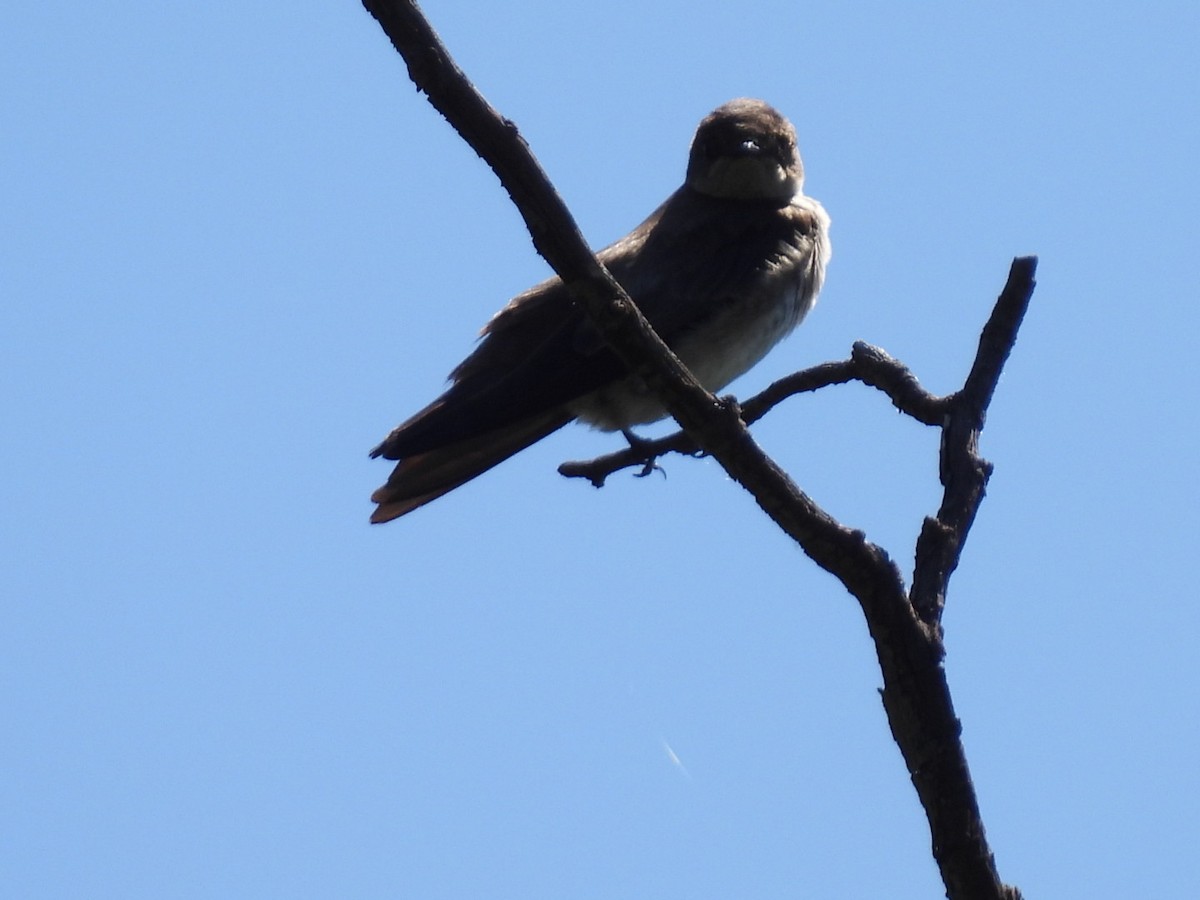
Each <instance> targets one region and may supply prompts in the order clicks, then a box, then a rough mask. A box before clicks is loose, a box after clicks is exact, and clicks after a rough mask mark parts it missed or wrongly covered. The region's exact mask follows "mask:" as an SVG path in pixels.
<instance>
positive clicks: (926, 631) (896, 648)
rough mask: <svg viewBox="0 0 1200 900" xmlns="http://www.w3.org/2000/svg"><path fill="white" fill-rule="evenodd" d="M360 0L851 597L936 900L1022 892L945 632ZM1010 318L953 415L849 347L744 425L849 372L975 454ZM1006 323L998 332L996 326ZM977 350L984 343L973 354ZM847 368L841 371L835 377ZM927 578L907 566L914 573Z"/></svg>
mask: <svg viewBox="0 0 1200 900" xmlns="http://www.w3.org/2000/svg"><path fill="white" fill-rule="evenodd" d="M363 5H364V6H365V7H366V8H367V9H368V11H370V12H371V14H372V15H374V16H375V18H376V19H377V20H378V21H379V23H380V25H381V26H382V27H383V29H384V31H385V32H386V33H387V35H388V37H389V38H391V40H392V43H393V44H394V45H395V47H396V49H397V50H399V51H400V53H401V55H402V56H404V58H405V60H406V61H407V63H408V67H409V74H410V76H411V77H412V79H413V81H414V83H416V85H417V86H418V88H419V89H420V90H422V91H424V92H425V93H426V94H427V95H428V96H429V99H430V102H431V103H433V105H434V106H435V107H436V108H437V109H438V110H439V111H440V112H441V113H442V114H443V115H444V116H445V117H446V118H447V120H448V121H449V122H450V123H451V124H452V125H453V126H454V128H455V129H456V130H457V131H458V132H459V133H460V134H461V135H462V136H463V138H464V139H465V140H466V141H467V142H468V143H469V144H471V146H472V147H473V148H474V149H475V150H476V152H478V153H479V154H480V156H482V157H483V158H484V159H485V160H486V161H487V162H488V164H489V165H490V166H491V167H492V168H493V169H494V170H495V172H496V174H497V175H498V176H499V178H500V180H501V182H502V183H503V184H504V187H505V189H506V190H507V191H508V192H509V195H510V196H511V197H512V199H513V202H514V203H515V204H516V205H517V207H518V209H520V211H521V214H522V215H523V216H524V218H525V221H526V223H527V225H528V227H529V231H530V234H531V236H532V237H533V241H534V245H535V246H536V247H537V249H538V252H539V253H541V254H542V255H543V256H544V257H545V258H546V259H547V260H548V261H549V262H550V264H551V266H553V267H554V269H555V271H556V272H557V273H558V274H559V275H560V276H561V277H562V279H563V281H564V283H565V284H566V285H567V287H568V289H569V290H570V292H571V295H572V297H573V299H574V300H575V301H576V302H578V303H580V304H581V306H582V307H583V308H584V309H585V310H586V311H587V314H588V315H589V317H590V318H591V319H592V321H593V322H594V324H595V325H596V326H597V328H598V329H599V331H600V333H601V334H602V335H603V336H604V338H605V340H606V341H607V342H608V343H609V345H610V346H611V347H612V348H613V350H614V352H616V353H617V355H618V356H619V357H620V358H621V360H622V361H623V362H624V363H625V364H626V366H627V367H628V368H629V369H630V371H631V372H633V373H634V374H636V375H637V376H638V377H640V378H641V379H642V380H643V381H644V382H645V383H646V384H647V386H648V387H649V388H650V389H651V390H652V391H654V393H655V394H656V395H657V396H658V398H659V399H660V400H661V401H662V402H663V403H664V405H665V406H666V408H667V409H668V410H669V411H670V413H671V415H672V416H673V417H674V418H675V419H676V421H678V422H679V423H680V425H681V426H682V427H683V428H684V430H685V431H686V433H687V435H688V436H689V438H690V439H691V440H692V441H693V442H694V444H695V446H697V447H699V448H701V449H702V450H704V451H705V452H706V453H709V454H711V455H712V456H713V457H714V458H715V459H717V461H718V462H720V464H721V465H722V466H723V467H724V468H725V470H726V471H727V472H728V473H729V474H730V476H731V477H733V478H734V479H735V480H736V481H738V482H739V483H740V484H741V485H743V486H744V487H745V488H746V489H747V490H748V491H750V493H751V494H752V495H753V496H754V498H755V500H756V502H757V503H758V504H759V506H760V507H761V508H762V509H763V510H764V512H766V513H767V515H769V516H770V517H771V518H772V519H773V520H774V521H775V522H776V523H777V524H778V525H779V526H780V527H781V528H782V529H783V530H784V531H785V532H786V533H787V534H789V535H791V536H792V537H793V538H794V539H795V540H796V541H797V543H799V544H800V546H801V547H802V548H803V549H804V552H805V553H806V554H808V556H809V557H810V558H812V559H813V560H814V561H815V562H816V563H817V564H818V565H820V566H821V567H822V568H824V569H826V570H827V571H829V572H831V573H833V574H834V575H836V576H837V577H838V578H839V579H840V580H841V581H842V583H843V584H844V585H845V586H846V587H847V589H848V590H849V591H850V592H851V593H852V594H853V595H854V596H855V597H856V598H857V599H858V601H859V603H860V605H861V607H862V609H863V613H864V615H865V616H866V619H867V624H868V628H869V629H870V632H871V635H872V637H873V639H874V641H875V646H876V652H877V655H878V659H879V664H880V668H881V670H882V673H883V680H884V688H883V702H884V708H885V709H886V711H887V716H888V722H889V725H890V727H891V729H892V734H893V736H894V737H895V739H896V742H897V744H898V745H899V746H900V749H901V752H902V754H903V755H904V759H905V762H906V764H907V766H908V770H909V773H910V774H911V776H912V779H913V784H914V786H915V787H916V789H917V793H918V796H919V797H920V800H921V803H922V805H923V806H924V808H925V811H926V816H927V818H928V820H929V824H930V831H931V835H932V838H933V852H934V856H935V858H936V860H937V862H938V865H939V868H940V869H941V873H942V879H943V881H944V883H945V885H946V889H947V895H948V896H949V897H950V898H952V900H961V898H971V900H975V898H996V900H1017V898H1019V896H1020V894H1019V892H1017V891H1016V890H1015V889H1013V888H1008V887H1006V886H1005V885H1004V884H1003V883H1002V882H1001V881H1000V879H999V876H998V874H997V872H996V867H995V864H994V861H993V859H992V855H991V851H990V850H989V848H988V845H987V841H986V838H985V836H984V831H983V824H982V821H981V819H980V817H979V810H978V807H977V803H976V800H975V793H974V788H973V786H972V784H971V779H970V774H969V772H968V769H967V762H966V757H965V755H964V752H963V748H962V743H961V741H960V740H959V730H960V726H959V722H958V719H957V718H956V717H955V715H954V709H953V705H952V703H951V700H950V693H949V688H948V687H947V684H946V679H945V671H944V669H943V667H942V665H941V661H942V656H943V648H942V642H941V636H940V626H938V625H936V624H933V623H931V621H930V620H929V619H928V614H927V613H926V614H923V615H922V617H918V615H917V612H916V608H915V607H914V605H913V603H911V602H910V600H909V597H908V595H907V593H906V590H905V586H904V583H903V579H902V577H901V575H900V572H899V569H898V568H897V567H896V565H895V564H894V563H893V562H892V560H891V559H890V558H889V556H888V555H887V553H886V552H885V551H884V550H883V549H882V548H880V547H878V546H876V545H875V544H873V543H871V542H870V541H868V540H867V539H866V537H865V535H864V534H863V533H862V532H861V531H856V530H853V529H850V528H847V527H846V526H844V525H842V524H840V523H838V522H837V521H836V520H834V519H833V518H832V517H831V516H829V515H828V514H827V513H826V512H825V511H824V510H822V509H821V508H820V507H818V506H817V505H816V504H815V503H814V502H813V501H812V499H811V498H809V497H808V496H807V495H806V494H804V492H802V491H801V490H800V489H799V487H797V486H796V484H795V483H794V482H793V481H792V480H791V479H790V478H789V477H788V476H787V474H786V473H784V472H783V471H782V470H781V469H780V468H779V466H778V465H777V464H776V463H775V462H774V461H773V460H772V459H770V458H769V457H768V456H766V454H764V453H763V451H762V450H761V448H759V447H758V445H757V444H756V443H755V442H754V440H753V438H752V437H751V436H750V433H749V431H748V430H747V428H746V421H745V420H744V419H743V416H742V410H741V409H740V408H739V407H738V405H737V404H736V402H733V401H731V400H718V399H717V398H716V397H714V396H713V395H712V394H710V393H708V392H707V391H705V390H704V389H703V388H702V387H700V385H699V384H698V383H697V382H696V381H695V379H694V378H692V376H691V375H690V373H689V372H688V371H687V370H686V369H685V368H684V367H683V366H682V364H681V363H680V362H679V360H678V359H677V358H676V357H675V356H674V354H672V353H671V352H670V350H669V349H668V348H667V347H666V346H665V345H664V344H663V343H662V341H661V340H659V339H658V337H657V336H656V335H655V334H654V332H653V331H652V330H651V329H650V327H649V325H648V324H647V323H646V321H645V319H644V318H642V316H641V314H640V313H639V312H638V310H637V308H636V306H635V305H634V304H633V303H632V301H631V300H630V299H629V297H628V296H627V295H626V294H625V292H624V291H623V290H622V289H621V287H620V286H619V285H618V284H617V283H616V282H615V281H614V280H613V279H612V277H611V275H609V274H608V272H606V271H605V270H604V269H603V267H601V266H600V264H599V263H598V262H597V261H596V259H595V258H594V257H593V256H592V254H591V252H590V250H589V249H588V247H587V245H586V244H585V242H584V241H583V238H582V236H581V235H580V233H579V230H578V228H577V227H576V225H575V222H574V220H573V219H572V218H571V216H570V213H569V212H568V211H567V209H566V206H565V205H564V204H563V203H562V200H561V199H560V198H559V197H558V195H557V194H556V193H555V192H554V190H553V187H552V186H551V185H550V183H549V181H548V180H547V179H546V177H545V174H544V173H543V172H542V170H541V168H540V167H539V166H538V165H537V163H536V161H534V159H533V157H532V155H531V154H530V153H529V149H528V147H527V146H526V145H525V144H524V142H523V141H522V140H521V139H520V136H519V135H518V133H517V130H516V128H515V127H514V126H513V124H512V123H511V122H509V121H508V120H506V119H504V118H502V117H501V116H499V115H498V114H497V113H496V111H495V110H494V109H492V108H491V107H490V106H489V105H488V104H487V102H486V101H485V100H484V99H483V98H482V97H481V96H480V95H479V94H478V92H476V91H475V89H474V88H473V87H472V86H471V84H470V82H469V81H467V79H466V77H465V76H464V75H463V73H462V72H461V71H460V70H459V69H458V68H457V67H456V66H455V65H454V63H453V61H452V60H451V59H450V56H449V53H448V52H447V51H446V48H445V47H443V46H442V44H441V43H440V41H438V39H437V36H436V34H434V32H433V30H432V29H431V28H430V27H429V25H428V23H427V22H426V21H425V20H424V18H423V17H422V16H421V13H420V11H419V10H418V9H417V7H416V5H415V4H414V3H412V2H392V0H363ZM1030 287H1032V284H1030ZM1002 300H1003V298H1002ZM998 308H999V307H998ZM1010 319H1011V317H1009V318H1005V317H1004V316H1000V315H999V314H997V315H994V316H993V320H999V324H997V326H996V328H994V329H993V328H991V324H992V323H989V328H988V329H985V333H984V342H983V343H985V344H987V346H988V348H989V349H988V353H987V355H986V358H985V359H984V361H983V362H981V361H980V358H977V360H976V366H975V367H974V368H973V369H972V374H971V377H970V378H969V379H968V383H967V386H966V387H965V388H964V390H963V391H961V392H959V394H958V395H955V396H956V397H957V398H959V399H958V400H957V401H956V403H955V404H954V406H955V408H954V410H952V411H951V410H948V408H947V403H948V402H949V401H948V400H947V399H939V398H936V397H933V396H932V395H930V394H928V393H927V392H925V391H924V390H923V389H922V388H920V385H919V384H917V382H916V379H915V378H913V377H912V375H911V373H909V372H908V371H907V370H906V369H904V367H903V366H900V365H899V363H896V362H895V360H892V359H891V358H890V357H888V356H887V355H886V354H884V353H882V351H876V350H874V348H869V347H867V346H866V345H856V347H855V354H854V355H853V356H852V358H851V361H850V363H848V364H847V363H833V364H829V365H830V366H832V367H833V368H825V367H818V369H820V370H821V372H820V374H816V375H814V374H812V373H813V372H814V371H816V370H809V371H808V373H799V374H798V375H797V376H795V377H796V378H797V380H798V381H799V382H800V383H801V387H799V388H797V387H796V385H795V384H792V385H790V386H788V387H784V388H779V389H778V391H776V394H772V395H770V396H768V397H766V398H764V399H762V400H761V402H760V403H759V404H758V405H757V406H755V404H754V402H753V401H751V402H750V403H748V404H747V405H748V406H754V408H753V409H752V410H751V412H747V413H746V414H745V418H746V419H753V418H755V417H757V416H759V415H762V414H763V413H764V412H765V411H766V410H767V409H769V408H770V407H771V406H772V405H774V403H777V402H779V399H782V397H783V396H790V393H795V392H796V391H797V390H811V389H814V387H804V386H803V385H806V384H811V385H814V386H823V385H824V384H832V383H837V382H838V381H844V380H849V379H850V378H852V377H858V378H859V379H860V380H863V381H865V382H866V383H868V384H872V385H873V386H875V387H877V388H878V389H880V390H882V391H883V392H884V393H886V394H887V395H888V397H889V398H890V399H891V400H892V402H893V403H894V404H895V405H896V406H897V408H899V409H901V410H902V411H904V412H906V413H908V414H909V415H912V416H914V417H915V418H917V419H918V420H920V421H923V422H926V423H928V424H935V423H936V422H938V421H939V420H940V419H941V418H942V417H944V416H945V415H946V413H947V412H950V415H949V418H950V420H951V422H952V423H953V422H957V421H958V420H959V419H961V418H962V417H961V416H958V415H956V413H957V406H958V403H961V404H962V405H963V407H964V408H965V409H967V410H969V412H970V415H971V417H972V418H971V422H972V423H974V424H973V425H967V426H964V427H963V428H962V429H961V434H962V435H965V437H961V436H960V430H959V428H958V426H954V425H953V424H952V425H951V426H948V427H947V431H946V433H947V435H949V436H950V437H949V438H948V439H947V444H948V445H953V446H954V447H958V446H959V444H960V443H962V444H964V445H965V446H966V447H967V449H968V450H970V451H971V452H973V451H974V449H975V439H976V438H977V435H978V431H979V428H981V427H982V419H983V414H984V412H985V410H986V407H987V404H988V401H989V400H990V397H991V393H992V391H993V390H994V388H995V383H996V378H998V375H999V367H1000V366H1002V365H1003V361H1004V358H1005V357H1006V356H1007V352H1008V349H1007V348H1010V347H1011V343H1012V340H1013V339H1015V334H1016V327H1017V326H1018V325H1019V316H1018V317H1017V318H1016V319H1015V320H1010ZM1004 322H1008V323H1009V327H1008V328H1007V330H1006V329H1005V327H1004ZM1006 340H1007V342H1008V343H1007V345H1006V346H1005V341H1006ZM983 353H984V351H983V345H982V344H981V356H982V355H983ZM989 361H990V362H989ZM847 365H849V366H851V367H852V373H848V372H847V371H846V370H845V369H844V368H842V367H844V366H847ZM806 379H807V380H806ZM784 381H787V379H785V380H784ZM778 384H779V383H777V385H778ZM777 385H772V387H771V388H768V391H767V392H764V394H769V393H770V392H771V391H772V390H773V389H775V388H777ZM762 396H763V395H760V397H762ZM776 396H778V399H776ZM755 399H756V400H757V399H758V398H755ZM672 449H674V448H672ZM955 453H957V450H956V451H955ZM642 455H643V456H644V455H645V451H644V450H643V451H642ZM972 458H976V457H972ZM953 459H957V456H954V455H953V454H951V453H950V452H949V451H947V452H945V453H944V454H943V460H944V462H943V480H944V481H946V482H947V492H946V499H945V501H944V502H943V508H942V511H940V512H939V517H938V522H939V524H938V526H937V527H938V528H939V529H945V530H946V532H947V534H949V535H950V537H949V538H936V539H935V538H931V539H929V540H928V541H927V547H926V550H927V552H928V553H929V555H930V558H931V559H934V560H935V562H936V563H937V565H936V566H935V569H936V570H937V572H944V573H945V574H944V576H942V577H941V579H940V581H939V580H938V579H936V578H935V579H933V581H934V585H933V589H934V590H935V593H936V596H938V597H941V598H942V599H943V600H944V590H945V579H946V578H948V576H949V572H950V571H952V570H953V565H954V564H955V563H956V560H957V554H958V553H959V552H960V550H961V545H962V540H963V539H964V538H965V536H966V531H967V529H969V527H970V523H971V520H972V519H973V517H974V513H975V510H976V508H977V506H978V497H981V496H982V483H983V481H986V472H985V473H984V474H983V478H982V481H981V480H980V479H979V477H978V473H976V477H975V478H974V480H971V479H970V478H968V479H967V480H966V482H965V486H960V485H959V482H958V480H957V479H959V477H960V476H959V473H958V471H957V469H955V468H954V466H953V465H950V464H949V463H948V462H947V460H953ZM980 462H982V461H980ZM952 485H953V487H952ZM973 485H977V490H976V489H975V488H973ZM972 490H975V494H977V495H978V496H975V494H972ZM972 497H975V499H974V500H972ZM939 541H943V543H939ZM947 541H948V542H947ZM946 548H949V550H947V549H946ZM923 571H924V569H923V567H922V566H921V564H920V560H918V575H920V574H921V573H922V572H923ZM914 580H916V578H914ZM914 590H915V588H914ZM923 590H924V588H923ZM914 596H916V595H914ZM922 596H923V595H922ZM935 605H936V604H935ZM922 609H925V607H924V606H923V607H922ZM938 609H940V606H938Z"/></svg>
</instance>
